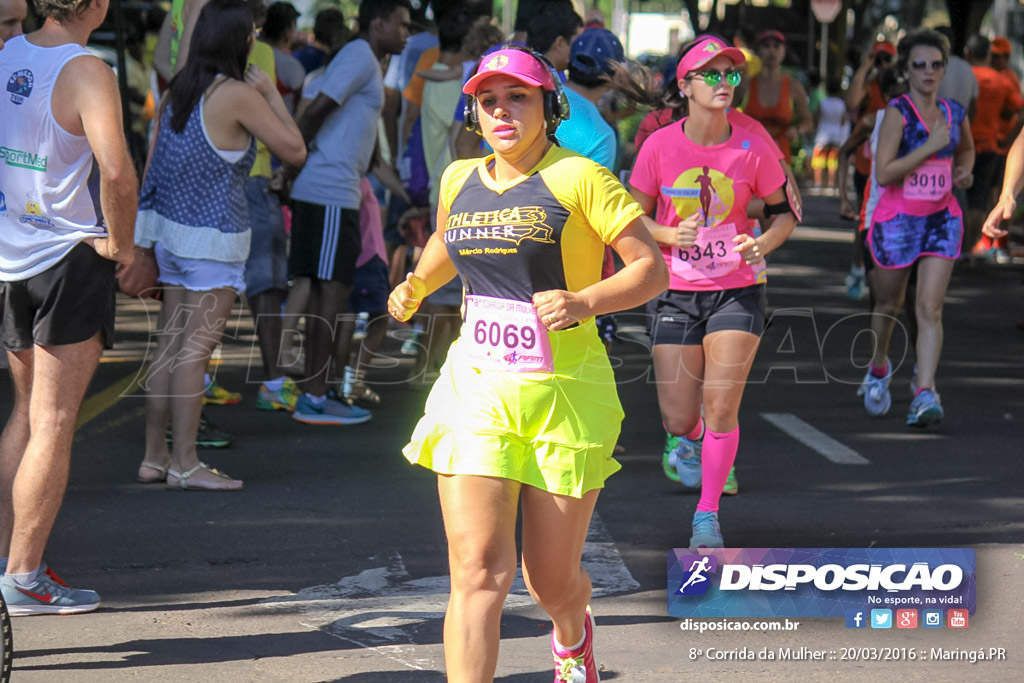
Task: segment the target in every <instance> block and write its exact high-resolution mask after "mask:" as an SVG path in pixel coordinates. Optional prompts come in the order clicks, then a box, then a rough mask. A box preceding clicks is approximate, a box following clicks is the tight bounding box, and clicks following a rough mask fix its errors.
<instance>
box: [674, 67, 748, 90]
mask: <svg viewBox="0 0 1024 683" xmlns="http://www.w3.org/2000/svg"><path fill="white" fill-rule="evenodd" d="M698 76H699V77H701V78H703V79H704V85H706V86H708V87H709V88H714V87H715V86H716V85H718V84H719V83H721V82H722V77H723V76H724V77H725V82H726V83H728V84H729V85H731V86H732V87H734V88H735V87H736V86H737V85H739V84H740V81H742V80H743V74H741V73H740V72H739V71H736V70H735V69H729V70H728V71H715V70H713V69H708V70H707V71H695V72H693V74H691V75H690V76H687V77H686V80H693V79H694V78H696V77H698Z"/></svg>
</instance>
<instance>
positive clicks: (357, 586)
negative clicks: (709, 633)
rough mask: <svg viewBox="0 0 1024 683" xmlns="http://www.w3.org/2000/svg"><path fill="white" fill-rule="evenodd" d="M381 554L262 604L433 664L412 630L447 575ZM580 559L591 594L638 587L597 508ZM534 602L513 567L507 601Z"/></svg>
mask: <svg viewBox="0 0 1024 683" xmlns="http://www.w3.org/2000/svg"><path fill="white" fill-rule="evenodd" d="M384 559H385V560H386V564H385V566H382V567H376V568H374V569H367V570H365V571H362V572H360V573H358V574H356V575H354V576H346V577H343V578H342V579H341V580H339V581H338V582H337V583H333V584H327V585H321V586H311V587H309V588H304V589H302V590H300V591H299V592H298V593H296V594H295V595H293V596H285V597H279V598H270V599H268V600H266V601H265V604H267V605H269V606H271V607H274V608H277V609H283V610H284V609H290V610H297V611H298V612H299V613H300V614H301V615H302V625H303V626H307V627H310V628H317V629H321V630H323V631H325V632H326V633H329V634H330V635H332V636H334V637H336V638H338V639H340V640H345V641H347V642H350V643H353V644H355V645H358V646H360V647H362V648H365V649H372V650H376V651H377V652H378V653H379V654H381V655H383V656H385V657H387V658H388V659H391V660H392V661H395V662H398V663H400V664H402V665H403V666H406V667H408V668H410V669H416V670H424V669H432V668H436V664H435V662H434V661H433V659H432V658H430V657H423V656H418V655H417V654H416V646H415V645H414V644H412V630H413V629H414V628H415V627H417V626H419V625H420V624H423V623H424V622H427V621H431V620H439V619H443V618H444V613H445V609H446V608H447V606H448V593H449V590H450V584H449V581H448V577H447V576H429V577H425V578H421V579H412V578H410V577H409V573H408V571H407V570H406V568H405V563H404V562H403V560H402V556H401V555H400V554H399V553H397V552H393V553H389V554H388V555H387V556H386V558H384ZM582 564H583V567H584V568H585V569H586V570H587V572H589V574H590V580H591V582H592V583H593V585H594V594H593V595H594V597H595V598H600V597H604V596H608V595H614V594H616V593H625V592H629V591H633V590H637V589H639V588H640V584H639V583H637V581H636V579H634V578H633V575H632V574H630V573H629V569H627V568H626V565H625V564H624V563H623V562H622V556H621V555H619V551H618V550H617V549H616V548H615V543H614V542H613V541H612V539H611V537H610V536H609V535H608V530H607V529H606V528H605V526H604V523H603V522H602V521H601V518H600V517H599V516H598V515H597V513H596V512H595V513H594V516H593V517H592V518H591V520H590V528H589V529H588V531H587V540H586V543H585V544H584V546H583V560H582ZM532 602H533V601H532V599H531V598H530V594H529V592H528V591H527V590H526V584H525V583H523V577H522V574H521V573H517V574H516V579H515V581H514V582H513V584H512V591H511V592H510V593H509V596H508V598H506V600H505V607H506V608H515V607H524V606H526V605H529V604H532Z"/></svg>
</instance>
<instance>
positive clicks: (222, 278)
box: [153, 242, 245, 294]
mask: <svg viewBox="0 0 1024 683" xmlns="http://www.w3.org/2000/svg"><path fill="white" fill-rule="evenodd" d="M153 252H154V254H155V255H156V266H157V268H158V269H159V271H160V277H159V279H160V283H161V284H165V285H172V286H176V287H184V288H185V289H188V290H190V291H193V292H208V291H210V290H212V289H223V288H225V287H229V288H231V289H233V290H235V291H236V292H238V293H239V294H241V293H242V292H244V291H245V262H244V261H238V262H237V263H235V262H231V263H227V262H224V261H212V260H210V259H201V258H184V257H182V256H175V255H174V254H172V253H171V252H169V251H167V250H166V249H164V247H163V245H162V244H160V243H159V242H157V243H156V244H154V245H153Z"/></svg>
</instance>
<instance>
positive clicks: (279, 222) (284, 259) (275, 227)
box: [245, 177, 288, 296]
mask: <svg viewBox="0 0 1024 683" xmlns="http://www.w3.org/2000/svg"><path fill="white" fill-rule="evenodd" d="M269 184H270V178H259V177H252V178H249V179H248V180H247V181H246V183H245V200H246V202H247V203H248V205H249V224H250V225H251V226H252V246H250V247H249V260H247V261H246V262H245V289H246V291H247V292H248V293H249V296H255V295H257V294H262V293H263V292H268V291H271V290H279V291H282V292H284V291H287V290H288V236H287V235H286V234H285V230H284V215H283V214H282V213H281V202H280V201H279V200H278V198H277V195H275V194H272V193H270V192H267V185H269Z"/></svg>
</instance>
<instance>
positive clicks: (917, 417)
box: [907, 389, 943, 429]
mask: <svg viewBox="0 0 1024 683" xmlns="http://www.w3.org/2000/svg"><path fill="white" fill-rule="evenodd" d="M942 418H943V411H942V404H941V403H939V395H938V394H936V393H935V392H934V391H932V390H931V389H922V390H921V393H920V394H918V395H917V396H915V397H914V400H913V401H911V402H910V413H908V414H907V426H909V427H919V428H921V429H924V428H926V427H928V426H930V425H934V424H938V423H940V422H942Z"/></svg>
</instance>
